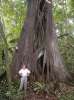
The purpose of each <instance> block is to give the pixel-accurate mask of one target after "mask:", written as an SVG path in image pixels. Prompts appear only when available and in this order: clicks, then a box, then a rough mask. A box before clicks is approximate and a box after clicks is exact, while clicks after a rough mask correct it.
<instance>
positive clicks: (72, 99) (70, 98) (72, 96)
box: [59, 91, 74, 100]
mask: <svg viewBox="0 0 74 100" xmlns="http://www.w3.org/2000/svg"><path fill="white" fill-rule="evenodd" d="M59 100H74V91H72V92H70V93H67V94H65V95H62V96H61V97H60V99H59Z"/></svg>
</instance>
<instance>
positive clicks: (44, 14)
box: [11, 0, 68, 81]
mask: <svg viewBox="0 0 74 100" xmlns="http://www.w3.org/2000/svg"><path fill="white" fill-rule="evenodd" d="M49 1H50V3H47V2H46V0H28V13H27V17H26V21H25V23H24V26H23V28H22V32H21V36H20V39H19V42H18V50H15V54H14V57H13V61H12V65H11V70H12V77H13V78H15V76H16V75H17V73H18V70H19V69H20V67H21V64H22V63H25V64H26V65H27V66H28V68H30V70H31V72H32V75H33V74H34V76H35V77H36V78H40V76H41V77H42V79H44V78H45V80H51V79H52V80H59V81H64V80H66V78H67V76H68V73H67V72H66V70H65V68H64V65H63V63H62V60H61V57H60V53H59V50H58V46H57V38H56V34H55V31H53V18H52V0H49Z"/></svg>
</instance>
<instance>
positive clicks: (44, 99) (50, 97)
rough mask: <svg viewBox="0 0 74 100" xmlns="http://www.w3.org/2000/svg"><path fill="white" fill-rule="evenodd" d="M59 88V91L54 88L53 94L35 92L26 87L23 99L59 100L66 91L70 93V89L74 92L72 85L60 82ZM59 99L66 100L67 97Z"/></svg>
mask: <svg viewBox="0 0 74 100" xmlns="http://www.w3.org/2000/svg"><path fill="white" fill-rule="evenodd" d="M60 89H61V91H58V90H56V91H55V94H51V93H50V94H47V93H36V92H34V91H33V90H32V89H28V91H27V95H26V96H25V97H24V99H23V100H60V97H61V96H62V95H66V94H68V93H71V92H72V91H73V92H74V87H73V86H69V85H65V84H62V85H61V88H60ZM73 98H74V97H73ZM61 100H68V99H67V98H66V99H61ZM70 100H74V99H70Z"/></svg>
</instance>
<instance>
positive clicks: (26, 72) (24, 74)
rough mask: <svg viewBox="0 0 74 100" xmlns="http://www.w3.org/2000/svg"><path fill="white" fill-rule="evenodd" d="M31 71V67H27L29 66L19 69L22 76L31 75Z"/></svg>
mask: <svg viewBox="0 0 74 100" xmlns="http://www.w3.org/2000/svg"><path fill="white" fill-rule="evenodd" d="M30 73H31V72H30V70H29V69H27V68H25V69H23V68H22V69H20V70H19V75H20V76H21V77H24V76H26V77H27V76H29V74H30Z"/></svg>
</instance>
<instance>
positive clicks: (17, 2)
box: [0, 0, 74, 100]
mask: <svg viewBox="0 0 74 100" xmlns="http://www.w3.org/2000/svg"><path fill="white" fill-rule="evenodd" d="M26 13H27V2H26V0H0V79H1V82H0V96H1V97H2V95H5V98H7V97H8V96H9V95H10V96H11V95H12V94H13V95H15V94H16V87H18V84H19V83H17V82H15V84H14V87H15V88H13V87H12V93H10V91H9V88H8V84H7V80H9V74H10V73H9V72H8V71H9V68H10V67H9V64H10V63H11V60H12V55H13V52H14V49H15V46H16V44H17V41H18V39H19V36H20V33H21V29H22V26H23V24H24V16H25V17H26ZM53 17H54V26H55V30H56V33H57V37H58V45H59V49H60V52H61V55H62V56H63V59H64V60H63V61H64V63H65V67H66V68H67V69H68V71H69V72H71V73H74V51H73V50H74V0H53ZM5 73H7V78H6V77H5V76H6V74H5ZM2 84H3V85H2ZM37 85H38V84H37ZM34 89H35V88H34ZM37 89H38V90H39V89H40V90H41V89H42V88H40V86H39V85H38V87H37ZM13 92H14V93H13ZM68 94H70V95H69V96H68V95H67V98H66V97H64V96H63V97H61V99H60V100H68V98H69V100H73V98H74V96H73V95H74V92H73V91H72V93H68ZM7 100H8V98H7Z"/></svg>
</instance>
